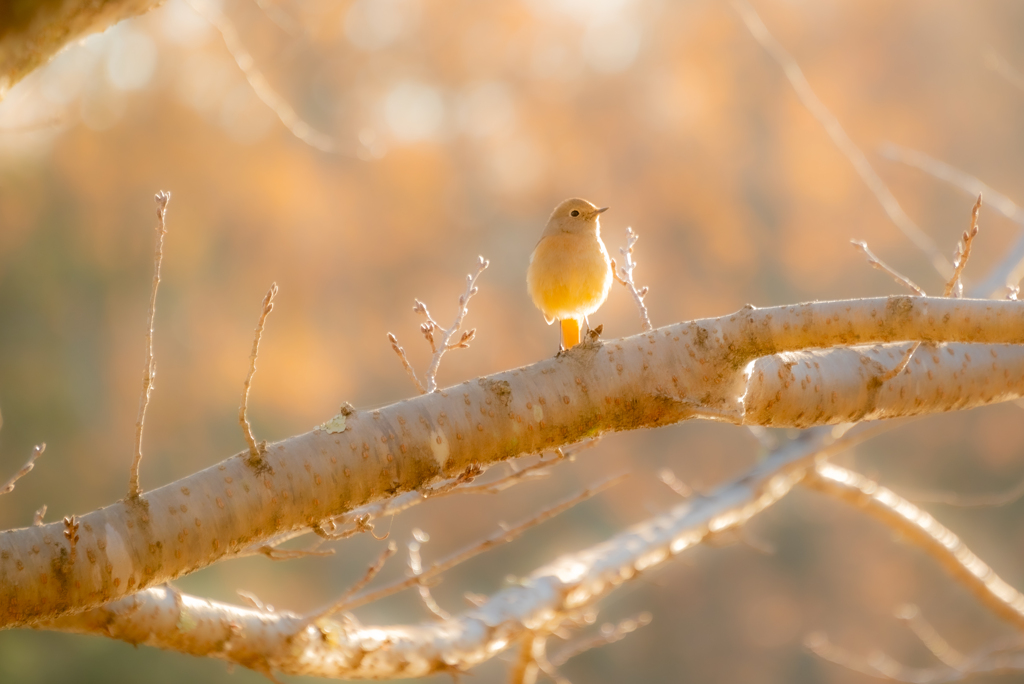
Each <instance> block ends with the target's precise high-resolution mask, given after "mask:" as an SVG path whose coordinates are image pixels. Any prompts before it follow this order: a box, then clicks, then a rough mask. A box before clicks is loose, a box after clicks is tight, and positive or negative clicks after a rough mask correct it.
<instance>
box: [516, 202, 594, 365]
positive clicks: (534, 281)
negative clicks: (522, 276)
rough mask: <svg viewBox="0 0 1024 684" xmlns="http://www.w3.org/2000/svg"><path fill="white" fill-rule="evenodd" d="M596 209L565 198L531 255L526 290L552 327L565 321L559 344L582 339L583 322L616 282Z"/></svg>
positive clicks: (574, 342) (591, 205) (565, 346)
mask: <svg viewBox="0 0 1024 684" xmlns="http://www.w3.org/2000/svg"><path fill="white" fill-rule="evenodd" d="M607 209H608V207H602V208H601V209H598V208H597V207H596V206H594V205H593V204H591V203H590V202H588V201H587V200H584V199H567V200H565V201H564V202H562V203H561V204H559V205H558V206H557V207H555V210H554V211H553V212H551V218H549V219H548V225H547V226H546V227H545V228H544V232H543V233H541V236H540V240H539V241H538V242H537V246H536V247H534V248H533V254H531V255H530V267H529V268H528V269H527V271H526V289H527V290H528V291H529V293H530V297H531V298H532V299H533V303H534V304H535V305H536V306H537V308H538V309H540V312H541V313H542V314H544V320H545V321H547V323H548V325H551V324H552V323H553V322H554V321H555V319H558V321H559V322H560V324H561V348H562V349H568V348H569V347H572V346H575V345H577V344H579V342H580V324H581V322H584V323H587V326H588V328H589V321H587V316H589V315H590V314H592V313H594V312H595V311H597V309H598V308H599V307H600V306H601V305H602V304H604V300H605V299H606V298H607V297H608V290H609V289H611V286H612V267H611V261H610V260H609V259H608V251H607V250H606V249H605V248H604V243H603V242H601V224H600V220H599V218H598V217H599V216H600V215H601V213H602V212H604V211H606V210H607Z"/></svg>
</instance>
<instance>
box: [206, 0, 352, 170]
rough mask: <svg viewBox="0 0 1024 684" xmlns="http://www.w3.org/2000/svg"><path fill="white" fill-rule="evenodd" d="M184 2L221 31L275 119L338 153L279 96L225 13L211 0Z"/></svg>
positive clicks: (325, 149)
mask: <svg viewBox="0 0 1024 684" xmlns="http://www.w3.org/2000/svg"><path fill="white" fill-rule="evenodd" d="M187 1H188V4H189V5H190V6H191V7H192V9H194V10H195V11H196V13H197V14H199V15H200V16H201V17H203V18H204V19H206V20H207V21H208V22H210V23H211V24H213V26H214V28H216V29H217V31H219V32H220V35H221V37H222V38H223V39H224V45H225V46H226V47H227V49H228V52H230V53H231V57H232V58H233V59H234V60H235V64H237V65H238V68H239V69H241V71H242V73H243V74H244V75H245V79H246V80H247V81H248V82H249V85H250V86H251V87H252V90H253V92H254V93H256V97H258V98H259V99H260V100H261V101H262V102H263V104H265V105H266V106H267V107H269V108H270V110H271V111H272V112H274V114H276V115H277V118H278V119H279V120H280V121H281V123H282V124H284V126H285V128H287V129H288V130H289V131H291V133H292V135H294V136H295V137H296V138H298V139H299V140H301V141H302V142H304V143H306V144H307V145H309V146H310V147H315V148H316V149H318V150H320V151H321V152H337V151H338V149H337V144H336V143H335V141H334V139H333V138H331V136H329V135H327V134H325V133H321V132H320V131H318V130H316V129H314V128H313V127H312V126H310V125H309V124H308V123H306V122H305V121H303V120H302V117H300V116H299V115H298V114H296V112H295V110H294V109H292V106H291V105H290V104H288V102H286V101H285V99H284V98H283V97H281V96H280V95H278V93H277V91H276V90H274V88H273V86H271V85H270V83H269V82H268V81H267V79H266V77H264V76H263V73H262V72H261V71H260V70H259V69H258V68H257V67H256V61H255V60H254V59H253V56H252V54H251V53H250V52H249V51H248V50H247V49H246V48H245V45H244V44H243V43H242V39H241V38H240V37H239V35H238V31H236V30H235V26H234V24H232V23H231V20H230V19H228V17H227V15H226V14H224V13H223V12H221V11H220V10H219V9H217V8H216V7H215V6H214V5H212V4H211V3H209V2H206V0H187Z"/></svg>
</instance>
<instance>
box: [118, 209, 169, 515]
mask: <svg viewBox="0 0 1024 684" xmlns="http://www.w3.org/2000/svg"><path fill="white" fill-rule="evenodd" d="M170 200H171V193H169V192H167V191H166V190H161V191H160V192H158V193H156V218H157V225H156V253H155V255H154V256H153V261H154V263H155V265H156V266H155V268H154V270H153V290H152V292H151V294H150V296H149V325H148V326H147V328H146V368H145V370H144V371H143V373H142V396H141V397H140V398H139V417H138V419H137V420H136V421H135V458H134V460H133V461H132V469H131V473H130V475H129V477H128V497H129V498H131V499H136V498H138V496H139V494H141V493H142V489H141V487H140V486H139V465H140V464H141V463H142V426H143V423H145V421H146V409H147V408H148V407H149V395H150V394H151V393H152V392H153V378H154V377H155V376H156V364H155V362H154V360H153V325H154V319H155V318H156V291H157V288H158V287H159V286H160V265H161V264H162V263H163V260H164V235H166V234H167V203H168V202H169V201H170Z"/></svg>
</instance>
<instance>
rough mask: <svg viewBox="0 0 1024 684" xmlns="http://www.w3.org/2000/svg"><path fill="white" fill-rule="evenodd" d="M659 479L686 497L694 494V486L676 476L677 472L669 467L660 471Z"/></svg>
mask: <svg viewBox="0 0 1024 684" xmlns="http://www.w3.org/2000/svg"><path fill="white" fill-rule="evenodd" d="M658 480H660V481H661V482H662V484H664V485H665V486H666V487H668V488H669V489H671V490H672V491H673V492H675V493H676V494H678V495H679V496H681V497H682V498H684V499H688V498H690V497H691V496H693V488H692V487H690V486H689V485H687V484H686V483H685V482H683V481H682V480H680V479H679V478H678V477H676V474H675V473H673V472H672V471H671V470H669V469H668V468H662V469H661V470H659V471H658Z"/></svg>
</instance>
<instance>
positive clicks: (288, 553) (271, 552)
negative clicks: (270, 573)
mask: <svg viewBox="0 0 1024 684" xmlns="http://www.w3.org/2000/svg"><path fill="white" fill-rule="evenodd" d="M259 552H260V553H262V554H263V555H264V556H266V557H267V558H269V559H270V560H294V559H296V558H308V557H309V556H320V557H324V556H333V555H334V549H324V550H323V551H321V550H319V549H316V548H309V549H275V548H274V547H273V546H270V545H269V544H264V545H263V546H261V547H260V548H259Z"/></svg>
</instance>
